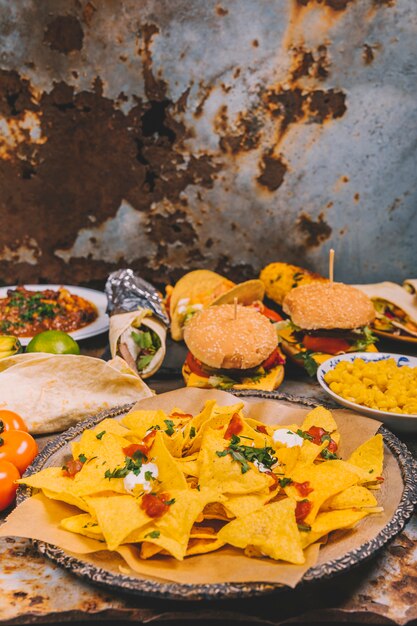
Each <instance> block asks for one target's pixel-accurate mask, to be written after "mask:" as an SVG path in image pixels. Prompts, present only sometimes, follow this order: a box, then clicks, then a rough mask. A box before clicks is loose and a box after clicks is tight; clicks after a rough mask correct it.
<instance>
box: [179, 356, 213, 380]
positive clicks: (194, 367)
mask: <svg viewBox="0 0 417 626" xmlns="http://www.w3.org/2000/svg"><path fill="white" fill-rule="evenodd" d="M185 362H186V364H187V365H188V367H189V368H190V370H191V371H192V372H193V374H196V375H197V376H203V377H204V378H209V376H208V375H207V373H206V372H205V371H204V369H203V364H202V362H201V361H199V360H198V359H196V358H195V356H193V355H192V354H191V352H189V353H188V354H187V358H186V360H185Z"/></svg>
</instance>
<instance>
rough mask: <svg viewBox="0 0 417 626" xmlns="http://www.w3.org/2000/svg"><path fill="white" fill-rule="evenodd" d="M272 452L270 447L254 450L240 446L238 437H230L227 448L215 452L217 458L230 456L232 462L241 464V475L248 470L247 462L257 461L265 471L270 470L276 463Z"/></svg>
mask: <svg viewBox="0 0 417 626" xmlns="http://www.w3.org/2000/svg"><path fill="white" fill-rule="evenodd" d="M274 452H275V450H274V449H273V448H271V447H270V446H265V447H264V448H255V447H252V446H244V445H241V444H240V437H238V436H237V435H232V438H231V440H230V445H229V447H228V448H226V449H225V450H221V451H220V452H216V454H217V456H219V457H222V456H226V455H227V454H230V456H231V457H232V459H233V460H234V461H237V462H238V463H240V464H241V471H242V474H245V473H246V472H247V471H248V470H249V469H250V466H249V465H248V462H250V463H254V461H257V462H258V463H259V464H261V465H263V466H264V467H266V468H267V469H271V467H272V466H273V465H275V463H276V462H277V459H276V457H275V456H273V454H274Z"/></svg>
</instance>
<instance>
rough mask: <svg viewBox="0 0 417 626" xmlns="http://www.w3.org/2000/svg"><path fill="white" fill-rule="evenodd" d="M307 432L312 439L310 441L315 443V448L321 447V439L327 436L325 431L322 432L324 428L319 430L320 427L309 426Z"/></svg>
mask: <svg viewBox="0 0 417 626" xmlns="http://www.w3.org/2000/svg"><path fill="white" fill-rule="evenodd" d="M307 432H308V434H309V435H311V436H312V437H313V439H312V440H311V441H312V442H313V443H315V444H316V446H321V444H322V440H321V438H322V437H323V435H327V431H326V430H324V428H320V426H310V428H309V429H308V431H307Z"/></svg>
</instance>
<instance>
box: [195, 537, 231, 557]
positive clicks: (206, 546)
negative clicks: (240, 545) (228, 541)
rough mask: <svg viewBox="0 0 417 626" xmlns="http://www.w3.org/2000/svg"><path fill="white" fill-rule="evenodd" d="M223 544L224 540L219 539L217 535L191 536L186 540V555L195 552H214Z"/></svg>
mask: <svg viewBox="0 0 417 626" xmlns="http://www.w3.org/2000/svg"><path fill="white" fill-rule="evenodd" d="M222 546H224V541H221V540H220V539H218V538H217V537H212V538H211V539H210V538H204V539H198V538H191V539H190V541H189V542H188V546H187V552H186V556H195V555H196V554H208V553H209V552H214V551H215V550H218V549H219V548H221V547H222Z"/></svg>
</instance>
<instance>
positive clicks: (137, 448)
mask: <svg viewBox="0 0 417 626" xmlns="http://www.w3.org/2000/svg"><path fill="white" fill-rule="evenodd" d="M137 452H140V453H141V454H142V455H143V456H144V457H147V456H148V454H149V448H148V446H147V445H146V444H143V443H131V444H130V446H127V447H126V448H123V454H124V455H125V456H129V457H130V458H132V459H133V457H134V456H135V454H136V453H137Z"/></svg>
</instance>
